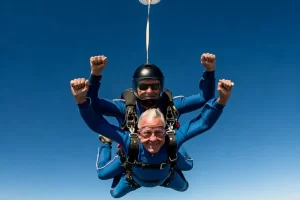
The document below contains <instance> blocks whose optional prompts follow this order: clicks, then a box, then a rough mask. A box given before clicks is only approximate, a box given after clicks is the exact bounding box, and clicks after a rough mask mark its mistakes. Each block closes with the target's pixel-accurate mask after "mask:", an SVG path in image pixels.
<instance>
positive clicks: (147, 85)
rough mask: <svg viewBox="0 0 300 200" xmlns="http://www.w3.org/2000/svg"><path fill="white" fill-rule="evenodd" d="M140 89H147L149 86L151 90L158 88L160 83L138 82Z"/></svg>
mask: <svg viewBox="0 0 300 200" xmlns="http://www.w3.org/2000/svg"><path fill="white" fill-rule="evenodd" d="M138 87H139V89H140V90H147V89H148V88H151V90H159V89H160V84H159V83H151V84H149V83H139V85H138Z"/></svg>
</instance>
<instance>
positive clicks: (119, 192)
mask: <svg viewBox="0 0 300 200" xmlns="http://www.w3.org/2000/svg"><path fill="white" fill-rule="evenodd" d="M78 106H79V110H80V115H81V116H82V118H83V120H84V121H85V123H86V124H87V125H88V127H89V128H90V129H91V130H93V131H94V132H96V133H99V134H101V135H103V136H105V137H109V138H111V139H112V140H113V141H116V142H118V143H119V144H121V145H122V148H123V149H124V151H125V154H126V155H128V148H129V145H130V137H129V132H127V131H124V130H122V129H121V128H119V127H117V126H114V125H111V124H109V123H108V122H107V120H106V119H105V118H104V117H103V116H102V115H99V114H97V113H96V112H95V110H94V108H93V107H92V105H91V102H90V99H87V101H86V102H85V103H83V104H79V105H78ZM223 108H224V105H220V104H219V103H218V102H217V100H216V99H211V100H209V101H208V102H207V103H206V104H205V105H204V106H203V108H202V109H201V110H200V113H199V115H198V116H197V117H195V118H194V119H192V120H190V121H188V122H187V123H185V124H184V125H182V126H181V127H180V128H179V129H178V130H177V131H176V144H177V147H178V149H180V147H181V146H182V145H183V143H185V142H186V141H188V140H190V139H192V138H194V137H196V136H198V135H200V134H201V133H203V132H205V131H207V130H209V129H210V128H212V127H213V125H214V124H215V123H216V122H217V120H218V119H219V117H220V116H221V114H222V112H223ZM167 159H168V153H167V150H166V145H165V144H164V145H163V146H162V147H161V149H160V150H159V151H158V153H155V154H151V153H149V152H148V151H147V150H146V149H145V148H144V146H143V145H142V144H141V143H139V153H138V157H137V161H138V162H147V163H148V164H161V163H164V162H165V161H166V160H167ZM169 173H170V164H167V165H166V166H165V168H163V169H151V168H150V169H141V168H139V167H137V166H135V165H134V166H133V167H132V174H133V180H134V181H135V182H136V183H137V184H139V185H140V186H142V187H156V186H159V185H161V184H162V183H163V182H164V181H165V180H166V179H167V178H168V176H169ZM119 179H120V180H116V181H114V183H113V187H112V188H113V189H112V190H111V195H112V197H114V198H120V197H122V196H124V195H126V194H127V193H129V192H131V191H134V190H136V188H134V187H131V186H130V184H129V183H128V181H127V179H126V178H125V176H124V175H123V176H122V177H120V178H119ZM142 180H143V181H142ZM165 187H168V188H171V189H174V190H176V191H186V190H187V189H188V182H187V181H185V180H184V178H183V177H182V176H181V175H180V174H179V173H178V172H177V171H176V170H175V171H174V175H173V176H172V177H171V179H170V183H169V185H167V186H165Z"/></svg>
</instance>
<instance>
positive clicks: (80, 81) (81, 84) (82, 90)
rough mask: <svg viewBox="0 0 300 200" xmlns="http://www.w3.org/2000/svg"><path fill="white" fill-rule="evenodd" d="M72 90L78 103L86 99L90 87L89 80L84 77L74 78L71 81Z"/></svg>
mask: <svg viewBox="0 0 300 200" xmlns="http://www.w3.org/2000/svg"><path fill="white" fill-rule="evenodd" d="M70 86H71V91H72V94H73V96H74V98H75V101H76V103H77V104H82V103H84V102H85V101H86V98H85V97H86V94H87V91H88V89H89V81H88V80H86V79H84V78H77V79H73V80H71V82H70Z"/></svg>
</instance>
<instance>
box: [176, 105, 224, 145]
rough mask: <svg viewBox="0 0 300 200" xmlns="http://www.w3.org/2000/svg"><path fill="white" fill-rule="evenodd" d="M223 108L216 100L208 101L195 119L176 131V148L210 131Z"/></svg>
mask: <svg viewBox="0 0 300 200" xmlns="http://www.w3.org/2000/svg"><path fill="white" fill-rule="evenodd" d="M223 108H224V105H221V104H219V103H218V102H217V100H216V99H211V100H210V101H208V102H207V103H206V104H205V105H204V107H203V109H201V111H200V114H199V115H198V116H197V117H196V118H194V119H192V120H191V121H189V122H187V123H185V124H184V125H183V126H181V127H180V128H179V129H178V130H177V133H176V141H177V145H178V148H180V146H181V145H182V144H183V143H184V142H186V141H188V140H190V139H192V138H194V137H196V136H198V135H200V134H201V133H204V132H205V131H208V130H209V129H211V128H212V127H213V126H214V124H215V123H216V122H217V121H218V119H219V117H220V116H221V114H222V112H223Z"/></svg>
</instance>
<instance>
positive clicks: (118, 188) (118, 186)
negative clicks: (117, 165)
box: [110, 176, 137, 198]
mask: <svg viewBox="0 0 300 200" xmlns="http://www.w3.org/2000/svg"><path fill="white" fill-rule="evenodd" d="M136 189H137V188H133V187H131V186H130V185H129V183H128V181H127V180H126V178H125V176H122V177H121V179H120V180H119V181H118V180H117V179H114V182H113V184H112V187H111V189H110V195H111V196H112V197H113V198H121V197H123V196H125V195H126V194H128V193H129V192H132V191H135V190H136Z"/></svg>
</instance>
